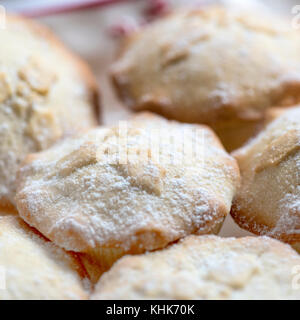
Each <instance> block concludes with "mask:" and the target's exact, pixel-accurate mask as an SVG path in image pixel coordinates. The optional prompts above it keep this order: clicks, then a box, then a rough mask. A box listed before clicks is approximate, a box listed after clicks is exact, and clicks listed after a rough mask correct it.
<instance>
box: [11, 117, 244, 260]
mask: <svg viewBox="0 0 300 320" xmlns="http://www.w3.org/2000/svg"><path fill="white" fill-rule="evenodd" d="M125 127H127V129H126V130H125V131H122V130H123V129H124V128H125ZM186 142H189V143H190V147H189V146H188V144H187V143H186ZM202 143H203V145H202ZM120 147H121V148H124V149H120ZM188 147H189V149H188ZM184 148H187V155H188V156H187V157H185V158H182V156H183V154H184V153H185V150H184ZM202 148H203V149H202ZM191 150H192V153H190V151H191ZM123 151H124V152H123ZM193 152H195V153H193ZM124 156H125V157H127V158H126V159H125V158H124ZM18 183H19V184H18V185H19V187H18V192H17V196H16V199H17V207H18V210H19V213H20V215H21V217H22V218H23V219H24V220H25V221H26V222H28V223H29V224H30V225H32V226H34V227H36V228H37V229H38V230H39V231H40V232H41V233H42V234H44V235H45V236H46V237H47V238H49V239H51V240H52V241H54V242H55V243H56V244H58V245H60V246H62V247H63V248H65V249H68V250H73V251H79V252H84V253H90V254H92V255H93V257H94V258H95V259H98V260H100V263H102V261H101V260H102V259H104V258H103V257H102V255H103V250H105V249H108V250H110V249H115V250H120V251H121V252H131V253H140V252H144V251H145V250H153V249H158V248H163V247H165V246H166V245H167V244H168V243H170V242H172V241H175V240H177V239H179V238H181V237H184V236H186V235H188V234H192V233H197V234H205V233H212V232H216V231H217V230H218V229H219V227H220V225H221V224H222V222H223V220H224V218H225V216H226V215H227V213H228V212H229V211H230V207H231V201H232V198H233V196H234V194H235V191H236V188H237V186H238V183H239V170H238V167H237V165H236V162H235V160H234V159H233V158H232V157H231V156H229V155H228V154H227V153H226V152H225V151H224V149H223V147H222V146H221V144H220V143H219V141H218V139H217V137H216V136H215V134H214V133H213V132H212V131H211V130H210V129H209V128H208V127H205V126H200V125H189V124H182V123H178V122H174V121H173V122H171V121H167V120H165V119H163V118H161V117H159V116H155V115H151V114H147V113H144V114H141V115H138V116H135V117H134V118H133V119H131V120H130V121H128V122H123V123H120V124H119V125H116V126H111V127H102V128H98V129H95V130H91V131H89V132H87V133H86V134H85V135H82V136H79V137H77V138H73V139H67V140H66V141H65V142H62V143H61V144H59V145H56V146H54V147H52V148H50V149H48V150H47V151H44V152H42V153H38V154H32V155H29V156H28V157H27V159H26V162H25V164H24V167H23V168H22V169H21V170H20V172H19V177H18ZM122 254H124V253H122ZM100 256H101V257H100Z"/></svg>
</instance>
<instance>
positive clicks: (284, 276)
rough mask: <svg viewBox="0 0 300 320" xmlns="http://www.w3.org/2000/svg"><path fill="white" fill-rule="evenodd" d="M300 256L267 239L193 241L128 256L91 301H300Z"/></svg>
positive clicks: (192, 238)
mask: <svg viewBox="0 0 300 320" xmlns="http://www.w3.org/2000/svg"><path fill="white" fill-rule="evenodd" d="M299 264H300V256H299V255H298V254H297V253H296V252H295V251H294V250H292V249H291V248H290V246H288V245H285V244H283V243H281V242H279V241H276V240H272V239H270V238H268V237H245V238H219V237H216V236H189V237H187V238H185V239H183V240H181V241H180V242H179V243H178V244H175V245H172V246H170V247H168V248H167V249H164V250H161V251H157V252H153V253H149V254H144V255H139V256H126V257H123V258H122V259H121V260H119V261H118V262H116V264H115V265H114V266H113V267H112V268H111V270H109V271H108V272H107V273H105V274H104V275H103V276H102V278H101V279H100V281H99V282H98V284H97V286H96V288H95V292H94V293H93V295H92V296H91V299H94V300H98V299H99V300H103V299H113V300H114V299H296V300H299V299H300V290H296V288H293V287H292V280H293V278H292V277H293V275H292V272H291V270H292V269H293V268H294V267H295V266H297V265H299Z"/></svg>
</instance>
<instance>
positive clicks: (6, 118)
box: [0, 16, 98, 209]
mask: <svg viewBox="0 0 300 320" xmlns="http://www.w3.org/2000/svg"><path fill="white" fill-rule="evenodd" d="M0 40H1V43H2V44H3V45H1V46H0V141H1V143H0V207H6V209H13V207H14V204H15V203H14V196H15V188H16V186H15V176H16V171H17V168H18V166H19V164H20V162H21V161H22V160H23V158H24V157H25V156H26V155H27V154H28V153H31V152H36V151H40V150H43V149H45V148H48V147H49V146H50V145H52V144H53V143H54V142H55V141H57V140H59V139H61V138H63V137H64V136H66V135H70V134H73V133H75V132H78V131H79V130H82V129H86V128H90V127H92V126H95V125H96V124H97V123H98V119H97V115H96V106H97V103H98V101H97V100H98V99H97V88H96V83H95V81H94V78H93V76H92V74H91V73H90V71H89V69H88V67H87V66H86V65H85V63H83V62H82V61H81V60H80V59H79V58H77V57H75V56H74V55H73V54H71V53H70V52H69V51H68V50H67V49H65V48H64V46H63V45H62V44H61V43H60V42H59V40H57V39H56V38H55V37H54V35H53V34H52V33H51V32H50V31H49V30H47V29H45V27H43V26H40V25H38V24H36V23H34V22H32V21H29V20H24V19H23V18H19V17H15V16H8V17H7V20H6V28H5V29H3V30H0Z"/></svg>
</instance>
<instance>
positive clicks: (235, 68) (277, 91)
mask: <svg viewBox="0 0 300 320" xmlns="http://www.w3.org/2000/svg"><path fill="white" fill-rule="evenodd" d="M299 50H300V34H299V32H298V31H295V30H293V29H292V28H291V27H290V23H289V21H288V22H286V21H284V20H283V19H282V18H280V17H271V16H268V15H267V16H265V15H260V14H259V13H255V15H253V14H251V12H244V11H237V10H234V11H233V10H230V9H228V8H223V7H218V6H216V7H215V6H208V7H207V8H203V9H202V10H189V11H186V10H184V11H178V12H175V13H173V14H170V15H169V16H167V17H166V18H163V19H160V20H159V21H157V22H155V23H154V24H151V25H150V26H147V27H145V28H143V29H141V30H140V31H138V32H136V33H134V34H133V35H132V36H130V37H129V38H128V40H127V41H126V43H125V45H124V47H123V49H122V52H121V54H120V57H119V59H118V60H117V61H116V63H115V64H114V66H113V68H112V77H113V80H114V84H115V86H116V88H117V91H118V93H119V95H120V96H121V97H122V99H123V100H124V101H125V103H126V104H127V105H128V106H129V107H130V108H132V109H134V110H150V111H155V112H158V113H160V114H162V115H164V116H166V117H167V118H172V119H175V120H179V121H184V122H191V123H206V124H209V125H210V126H212V127H213V129H214V130H216V132H217V133H218V134H219V136H220V138H221V140H222V142H223V143H224V145H225V147H226V148H228V149H230V150H232V149H234V148H236V147H237V146H240V145H241V143H242V142H245V141H246V140H247V139H248V138H249V137H251V135H253V134H254V133H255V132H256V131H257V130H258V129H259V128H260V121H262V119H263V118H264V115H265V111H266V109H267V108H269V107H272V106H285V105H290V104H293V103H296V102H299V101H300V58H299ZM231 132H232V133H231Z"/></svg>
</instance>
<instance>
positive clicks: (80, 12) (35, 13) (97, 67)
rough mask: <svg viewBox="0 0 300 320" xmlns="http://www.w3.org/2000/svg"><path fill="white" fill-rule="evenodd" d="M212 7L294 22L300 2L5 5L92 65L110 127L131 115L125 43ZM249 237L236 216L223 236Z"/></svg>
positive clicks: (50, 1)
mask: <svg viewBox="0 0 300 320" xmlns="http://www.w3.org/2000/svg"><path fill="white" fill-rule="evenodd" d="M211 3H218V4H223V5H225V6H230V7H232V8H233V9H234V8H241V7H242V8H243V9H245V10H249V14H254V15H255V12H256V11H257V10H266V11H271V12H274V13H276V14H280V15H284V16H286V18H287V19H290V20H292V18H293V16H294V14H293V13H292V8H293V7H294V6H295V5H297V4H298V5H300V0H85V1H84V0H5V1H3V0H2V1H1V0H0V5H2V6H3V7H4V8H5V9H6V11H7V12H12V13H18V14H23V15H25V16H27V17H31V18H33V19H35V20H38V21H40V22H42V23H44V24H46V25H47V26H49V27H50V28H51V29H52V30H53V31H54V32H55V33H56V34H57V35H58V37H60V38H61V39H62V41H63V42H64V43H65V44H66V45H67V46H68V47H69V48H71V49H72V50H73V51H75V52H76V53H77V54H79V55H80V56H81V57H82V58H83V59H85V60H86V61H87V62H88V63H89V64H90V66H91V68H92V70H93V72H94V74H95V75H96V77H97V80H98V83H99V88H100V92H101V105H102V122H103V123H106V124H109V123H114V122H116V121H118V120H119V119H126V118H127V117H128V115H129V111H128V110H127V109H126V108H125V107H123V106H122V105H121V103H120V101H118V99H117V98H116V96H115V94H114V91H113V90H112V88H111V85H110V80H109V76H108V71H109V68H110V65H111V63H112V62H113V61H114V59H115V57H116V55H117V52H118V49H119V46H120V41H121V40H122V38H123V37H124V36H125V35H126V34H127V33H129V32H131V31H132V30H134V29H136V28H137V27H139V26H140V25H144V24H146V23H150V22H152V21H153V20H155V19H158V18H159V17H160V16H162V15H164V14H165V13H167V12H168V11H171V10H173V9H174V8H177V7H182V6H184V7H187V6H191V7H199V6H200V7H201V6H203V5H208V4H211ZM299 32H300V31H299ZM247 234H248V233H247V232H246V231H243V230H241V229H240V228H239V227H238V226H237V225H235V224H234V223H233V221H232V219H231V217H230V215H229V216H228V217H227V218H226V221H225V223H224V225H223V228H222V230H221V235H223V236H233V235H235V236H242V235H247Z"/></svg>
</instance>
